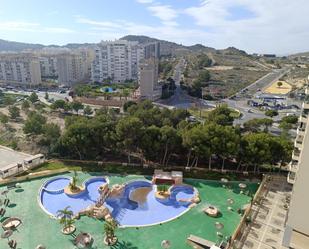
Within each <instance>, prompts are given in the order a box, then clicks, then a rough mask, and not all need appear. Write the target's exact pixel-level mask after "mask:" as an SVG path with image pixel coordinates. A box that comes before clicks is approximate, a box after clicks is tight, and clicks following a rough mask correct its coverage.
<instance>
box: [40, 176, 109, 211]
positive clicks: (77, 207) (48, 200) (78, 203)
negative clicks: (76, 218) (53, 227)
mask: <svg viewBox="0 0 309 249" xmlns="http://www.w3.org/2000/svg"><path fill="white" fill-rule="evenodd" d="M70 180H71V178H70V177H55V178H52V179H50V180H49V181H47V182H45V184H43V186H42V188H41V192H40V193H39V194H40V201H41V205H42V206H43V208H44V209H45V211H46V212H47V213H48V214H51V215H54V216H56V214H57V211H58V210H60V209H63V208H65V207H67V206H70V209H71V210H72V211H73V213H74V214H76V213H78V212H79V211H81V210H82V209H85V208H87V207H88V206H90V205H92V204H94V203H95V202H96V201H97V199H98V198H99V192H98V187H99V186H100V185H102V184H103V183H106V182H107V181H106V179H105V178H104V177H95V178H90V179H89V180H87V181H85V182H84V186H85V191H83V192H81V193H80V194H79V195H77V196H69V195H67V194H65V193H64V191H63V189H64V188H65V187H66V186H67V185H68V184H69V183H70ZM61 190H62V191H61Z"/></svg>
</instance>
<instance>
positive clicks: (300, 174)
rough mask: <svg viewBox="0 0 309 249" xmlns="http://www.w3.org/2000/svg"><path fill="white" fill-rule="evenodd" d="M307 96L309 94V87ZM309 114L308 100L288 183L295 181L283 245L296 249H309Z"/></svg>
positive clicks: (304, 104)
mask: <svg viewBox="0 0 309 249" xmlns="http://www.w3.org/2000/svg"><path fill="white" fill-rule="evenodd" d="M308 82H309V76H308ZM308 82H307V83H308ZM306 95H307V96H309V91H308V89H306ZM308 115H309V103H308V102H307V101H305V102H304V103H303V105H302V113H301V116H300V117H299V127H298V129H297V137H296V139H295V143H294V146H295V147H294V151H293V154H292V161H291V163H290V168H289V173H288V178H287V180H288V182H289V183H291V184H293V190H292V195H291V200H290V207H289V212H288V216H287V219H286V228H285V231H284V236H283V242H282V245H283V246H286V247H289V248H294V249H304V248H308V245H309V219H308V210H309V195H308V187H309V184H308V179H309V167H308V164H309V133H308V132H307V131H308V130H309V127H308Z"/></svg>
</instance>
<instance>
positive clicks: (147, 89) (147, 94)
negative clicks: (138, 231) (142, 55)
mask: <svg viewBox="0 0 309 249" xmlns="http://www.w3.org/2000/svg"><path fill="white" fill-rule="evenodd" d="M158 64H159V62H158V59H156V58H154V57H152V58H150V59H145V60H142V61H141V63H140V66H139V79H138V81H139V86H140V96H141V99H149V100H157V99H159V98H160V97H161V95H162V87H161V86H159V85H158V74H159V72H158V70H159V69H158Z"/></svg>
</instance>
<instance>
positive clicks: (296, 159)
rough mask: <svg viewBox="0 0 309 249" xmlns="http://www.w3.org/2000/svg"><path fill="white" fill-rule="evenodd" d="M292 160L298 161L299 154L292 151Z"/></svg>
mask: <svg viewBox="0 0 309 249" xmlns="http://www.w3.org/2000/svg"><path fill="white" fill-rule="evenodd" d="M292 160H295V161H298V162H299V160H300V154H297V153H294V152H293V154H292Z"/></svg>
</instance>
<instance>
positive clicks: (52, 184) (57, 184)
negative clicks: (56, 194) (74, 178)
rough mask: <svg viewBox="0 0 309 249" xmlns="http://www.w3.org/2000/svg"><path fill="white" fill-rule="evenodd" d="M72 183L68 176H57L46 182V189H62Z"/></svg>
mask: <svg viewBox="0 0 309 249" xmlns="http://www.w3.org/2000/svg"><path fill="white" fill-rule="evenodd" d="M69 183H70V179H69V178H66V177H62V178H60V177H57V178H54V179H52V180H50V181H48V182H47V184H45V187H44V188H45V189H46V190H49V191H55V190H61V189H64V188H65V187H66V186H68V185H69Z"/></svg>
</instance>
